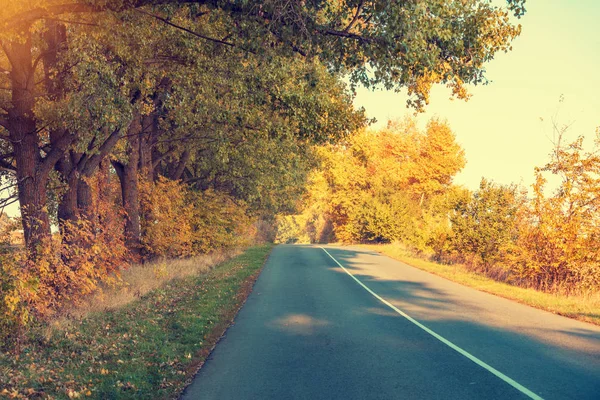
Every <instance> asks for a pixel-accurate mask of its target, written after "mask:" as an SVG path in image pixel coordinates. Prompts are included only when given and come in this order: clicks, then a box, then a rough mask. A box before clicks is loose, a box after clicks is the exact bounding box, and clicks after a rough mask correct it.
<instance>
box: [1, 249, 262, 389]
mask: <svg viewBox="0 0 600 400" xmlns="http://www.w3.org/2000/svg"><path fill="white" fill-rule="evenodd" d="M271 248H272V246H271V245H264V246H257V247H252V248H250V249H248V250H246V251H245V252H244V253H242V254H241V255H239V256H237V257H234V258H232V259H231V260H229V261H226V262H224V263H222V264H220V265H218V266H216V267H215V268H213V269H211V270H210V271H209V272H206V273H203V274H201V275H199V276H188V277H183V278H176V279H174V280H171V281H169V282H167V283H165V284H164V285H163V286H161V287H159V288H157V289H154V290H152V291H150V292H148V293H147V294H145V295H143V296H142V297H141V298H140V299H138V300H135V301H133V302H130V303H129V304H126V305H124V306H122V307H120V308H116V309H113V310H109V311H102V312H94V313H91V314H89V315H88V316H86V317H84V318H82V319H80V320H78V321H77V322H76V323H74V322H72V323H69V324H64V325H62V326H61V328H60V329H59V328H56V329H54V330H53V331H52V332H51V333H50V334H48V333H47V332H46V333H44V332H43V330H42V329H39V330H34V331H33V333H32V335H31V337H30V340H29V341H28V343H26V344H25V345H24V347H23V351H22V353H21V354H20V356H19V357H15V356H13V355H11V354H6V353H0V388H2V389H0V397H8V398H36V397H44V398H80V397H81V398H83V397H90V398H99V399H117V398H118V399H156V398H175V397H177V395H178V394H179V393H180V392H181V391H182V390H183V388H184V387H185V386H186V384H187V383H188V382H189V381H190V379H191V378H192V377H193V375H194V374H195V373H196V371H197V370H198V369H199V368H200V366H201V365H202V363H203V362H204V360H205V359H206V357H207V356H208V354H210V351H211V350H212V348H213V347H214V345H215V344H216V342H217V341H218V340H219V338H220V337H221V335H222V334H223V332H224V331H225V329H227V327H228V326H229V325H230V323H231V321H232V320H233V318H234V317H235V315H236V314H237V311H238V310H239V309H240V307H241V306H242V304H243V302H244V301H245V299H246V297H247V296H248V294H249V293H250V291H251V289H252V285H253V284H254V281H255V280H256V278H257V277H258V274H259V272H260V270H261V268H262V266H263V264H264V262H265V260H266V258H267V256H268V254H269V253H270V250H271Z"/></svg>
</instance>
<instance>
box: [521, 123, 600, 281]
mask: <svg viewBox="0 0 600 400" xmlns="http://www.w3.org/2000/svg"><path fill="white" fill-rule="evenodd" d="M557 130H558V129H557ZM565 132H566V128H564V129H560V130H558V132H557V133H558V135H557V141H556V144H555V149H554V152H553V153H552V155H551V160H550V162H548V163H547V164H546V165H545V166H544V167H543V168H536V171H535V175H536V181H535V183H534V185H533V199H532V200H531V202H530V205H529V207H528V209H527V210H526V212H525V214H524V216H523V219H524V223H523V225H522V228H521V234H520V240H519V249H520V250H521V252H520V253H519V254H518V256H517V257H515V261H514V263H515V267H516V270H517V273H518V274H519V276H520V277H521V278H522V279H524V280H525V282H526V283H528V284H530V285H532V286H534V287H536V288H539V289H542V290H547V291H556V290H561V291H566V292H570V291H577V290H580V291H589V292H593V291H595V290H597V289H598V287H600V267H599V266H600V155H599V153H600V132H597V137H596V141H595V146H594V148H593V149H592V150H591V151H585V150H584V147H583V137H579V138H577V139H576V140H575V141H574V142H573V143H570V144H564V143H563V140H564V134H565ZM548 174H551V175H553V176H556V177H558V178H559V179H560V183H559V185H558V187H557V188H556V189H555V190H554V193H553V194H552V195H550V196H548V195H547V194H546V193H545V187H546V183H547V180H546V178H545V177H544V175H548Z"/></svg>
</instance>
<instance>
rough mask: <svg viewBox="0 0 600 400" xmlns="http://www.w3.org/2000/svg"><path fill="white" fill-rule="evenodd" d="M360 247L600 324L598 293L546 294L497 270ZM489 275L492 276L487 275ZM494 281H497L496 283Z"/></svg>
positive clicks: (394, 248)
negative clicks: (483, 270)
mask: <svg viewBox="0 0 600 400" xmlns="http://www.w3.org/2000/svg"><path fill="white" fill-rule="evenodd" d="M361 247H363V248H367V249H369V250H374V251H377V252H379V253H383V254H385V255H387V256H389V257H391V258H395V259H396V260H399V261H402V262H404V263H406V264H408V265H411V266H413V267H415V268H419V269H422V270H424V271H427V272H430V273H432V274H435V275H438V276H441V277H443V278H446V279H449V280H451V281H454V282H457V283H460V284H462V285H465V286H470V287H472V288H474V289H477V290H481V291H482V292H487V293H491V294H494V295H496V296H500V297H504V298H507V299H511V300H515V301H517V302H519V303H522V304H526V305H529V306H532V307H536V308H540V309H542V310H546V311H550V312H552V313H555V314H559V315H563V316H566V317H569V318H574V319H578V320H580V321H585V322H590V323H592V324H596V325H600V293H597V292H596V293H590V294H586V295H564V294H559V293H545V292H541V291H538V290H535V289H532V288H525V287H518V286H514V285H511V284H509V283H507V282H502V281H500V282H499V281H498V280H502V279H503V278H504V277H503V276H502V273H501V272H500V270H498V271H492V273H491V274H488V275H487V276H486V275H483V274H481V273H478V272H477V271H474V270H472V269H470V268H469V267H467V266H465V265H462V264H453V265H442V264H438V263H435V262H432V261H428V260H424V259H421V258H417V257H415V256H414V255H412V254H411V253H410V252H409V251H408V250H406V249H404V248H402V247H401V246H399V245H397V244H383V245H361ZM490 275H491V276H490ZM493 278H497V279H498V280H495V279H493Z"/></svg>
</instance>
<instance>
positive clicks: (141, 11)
mask: <svg viewBox="0 0 600 400" xmlns="http://www.w3.org/2000/svg"><path fill="white" fill-rule="evenodd" d="M136 11H137V12H139V13H140V14H144V15H147V16H149V17H152V18H154V19H156V20H158V21H161V22H163V23H165V24H167V25H169V26H172V27H173V28H177V29H179V30H182V31H184V32H187V33H189V34H191V35H194V36H196V37H199V38H201V39H204V40H208V41H210V42H214V43H218V44H222V45H224V46H230V47H237V46H236V45H235V44H234V43H231V42H226V41H224V40H220V39H215V38H211V37H209V36H205V35H203V34H201V33H198V32H194V31H192V30H190V29H188V28H186V27H183V26H181V25H177V24H174V23H172V22H171V21H169V20H168V19H166V18H163V17H161V16H159V15H156V14H152V13H149V12H147V11H144V10H140V9H136Z"/></svg>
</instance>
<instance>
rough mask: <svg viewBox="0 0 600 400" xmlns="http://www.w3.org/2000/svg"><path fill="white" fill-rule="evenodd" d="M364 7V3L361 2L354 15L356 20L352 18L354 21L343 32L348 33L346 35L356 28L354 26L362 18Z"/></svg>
mask: <svg viewBox="0 0 600 400" xmlns="http://www.w3.org/2000/svg"><path fill="white" fill-rule="evenodd" d="M363 6H364V1H361V2H360V3H359V4H358V7H357V8H356V13H355V14H354V18H352V21H350V23H349V24H348V26H347V27H345V28H344V30H343V31H342V32H346V33H348V32H350V29H352V28H353V27H354V25H355V24H356V22H357V21H358V18H359V17H360V13H361V11H362V9H363Z"/></svg>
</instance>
